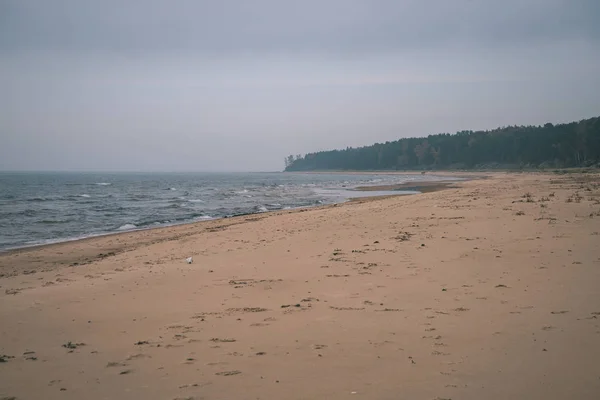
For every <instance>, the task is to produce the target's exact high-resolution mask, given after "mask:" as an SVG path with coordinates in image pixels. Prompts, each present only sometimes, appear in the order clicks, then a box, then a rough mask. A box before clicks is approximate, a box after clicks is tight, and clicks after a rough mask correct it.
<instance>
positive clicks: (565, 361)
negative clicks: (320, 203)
mask: <svg viewBox="0 0 600 400" xmlns="http://www.w3.org/2000/svg"><path fill="white" fill-rule="evenodd" d="M479 175H481V174H479ZM442 186H445V187H441V186H440V187H438V189H443V190H437V191H433V190H432V191H430V192H428V193H422V194H418V195H410V196H393V197H386V198H383V199H375V200H370V201H364V200H362V201H356V202H348V203H345V204H343V205H337V206H326V207H319V208H313V209H306V210H295V211H280V212H273V213H266V214H259V215H251V216H244V217H235V218H228V219H222V220H215V221H207V222H201V223H197V224H190V225H183V226H177V227H169V228H160V229H154V230H147V231H139V232H128V233H123V234H118V235H110V236H105V237H97V238H92V239H86V240H80V241H75V242H68V243H62V244H56V245H49V246H43V247H38V248H31V249H23V250H19V251H12V252H7V253H2V254H0V399H18V400H22V399H91V400H95V399H166V400H174V399H188V400H189V399H194V400H199V399H207V400H209V399H353V398H356V399H386V400H387V399H389V400H392V399H394V400H395V399H424V400H433V399H437V400H442V399H446V400H447V399H452V400H457V399H474V400H475V399H531V400H533V399H544V400H549V399H557V400H558V399H598V398H600V175H598V174H565V175H556V174H542V173H539V174H538V173H522V174H513V173H490V174H486V178H485V179H474V180H469V181H464V182H459V183H452V184H450V185H447V184H444V185H442ZM424 191H425V190H424ZM187 257H193V263H192V264H187V263H186V261H185V259H186V258H187Z"/></svg>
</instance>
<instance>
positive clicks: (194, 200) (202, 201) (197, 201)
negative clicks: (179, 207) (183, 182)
mask: <svg viewBox="0 0 600 400" xmlns="http://www.w3.org/2000/svg"><path fill="white" fill-rule="evenodd" d="M188 201H189V202H190V203H204V200H200V199H190V200H188Z"/></svg>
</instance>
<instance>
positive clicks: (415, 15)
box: [0, 0, 600, 171]
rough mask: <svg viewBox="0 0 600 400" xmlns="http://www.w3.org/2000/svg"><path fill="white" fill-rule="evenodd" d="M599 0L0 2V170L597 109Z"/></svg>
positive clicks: (196, 165) (129, 167) (257, 155)
mask: <svg viewBox="0 0 600 400" xmlns="http://www.w3.org/2000/svg"><path fill="white" fill-rule="evenodd" d="M599 18H600V1H598V0H503V1H498V0H494V1H491V0H490V1H487V0H405V1H404V0H303V1H292V0H252V1H250V0H237V1H236V0H213V1H208V0H206V1H203V0H195V1H192V0H171V1H166V0H164V1H159V0H143V1H142V0H128V1H122V0H118V1H117V0H52V1H49V0H0V170H51V171H62V170H87V171H91V170H93V171H277V170H281V169H283V167H284V157H285V156H287V155H288V154H305V153H308V152H313V151H320V150H328V149H335V148H346V147H348V146H362V145H369V144H373V143H376V142H380V143H381V142H385V141H391V140H397V139H399V138H402V137H414V136H427V135H429V134H436V133H442V132H449V133H454V132H456V131H459V130H464V129H471V130H478V129H492V128H496V127H498V126H506V125H515V124H516V125H522V124H523V125H539V124H543V123H545V122H553V123H560V122H570V121H578V120H581V119H584V118H590V117H594V116H598V115H600V90H598V89H599V88H600V74H599V73H598V71H600V24H599V23H598V20H599Z"/></svg>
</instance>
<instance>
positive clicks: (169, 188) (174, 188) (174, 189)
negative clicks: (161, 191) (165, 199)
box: [169, 188, 177, 190]
mask: <svg viewBox="0 0 600 400" xmlns="http://www.w3.org/2000/svg"><path fill="white" fill-rule="evenodd" d="M169 190H177V188H169Z"/></svg>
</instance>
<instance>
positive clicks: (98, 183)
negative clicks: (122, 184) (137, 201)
mask: <svg viewBox="0 0 600 400" xmlns="http://www.w3.org/2000/svg"><path fill="white" fill-rule="evenodd" d="M95 185H98V186H110V185H112V183H109V182H96V183H95Z"/></svg>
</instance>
